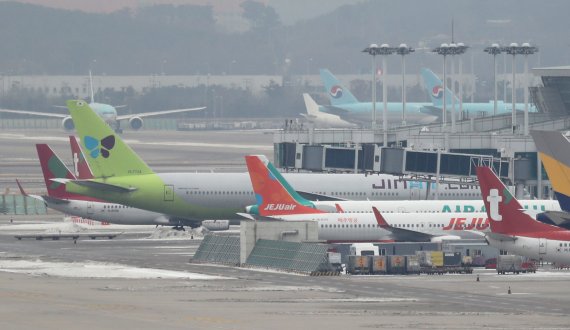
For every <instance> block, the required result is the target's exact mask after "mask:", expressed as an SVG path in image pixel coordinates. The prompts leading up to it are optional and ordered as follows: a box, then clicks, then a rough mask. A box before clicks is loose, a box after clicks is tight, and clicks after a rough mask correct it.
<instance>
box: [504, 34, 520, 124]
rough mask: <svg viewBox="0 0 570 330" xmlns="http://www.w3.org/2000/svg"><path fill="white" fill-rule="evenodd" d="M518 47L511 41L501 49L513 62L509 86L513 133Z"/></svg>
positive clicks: (515, 112)
mask: <svg viewBox="0 0 570 330" xmlns="http://www.w3.org/2000/svg"><path fill="white" fill-rule="evenodd" d="M518 48H519V44H517V43H516V42H513V43H511V44H510V45H509V46H507V47H504V48H503V50H504V51H505V52H506V53H507V54H509V55H512V56H513V63H512V71H513V80H512V86H511V101H512V108H511V125H512V127H513V134H515V132H516V126H517V109H516V101H517V96H516V94H515V86H516V84H515V78H516V72H517V68H516V62H515V56H516V55H517V52H518Z"/></svg>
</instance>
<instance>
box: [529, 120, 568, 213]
mask: <svg viewBox="0 0 570 330" xmlns="http://www.w3.org/2000/svg"><path fill="white" fill-rule="evenodd" d="M530 135H532V138H533V139H534V144H535V145H536V150H537V151H538V155H539V156H540V160H541V161H542V165H543V166H544V169H545V170H546V172H547V173H548V178H549V179H550V183H551V184H552V188H553V189H554V193H555V194H556V199H558V202H559V203H560V208H561V209H562V210H563V211H566V212H570V142H569V141H568V140H567V139H566V137H564V135H562V133H560V132H557V131H552V132H551V131H531V132H530Z"/></svg>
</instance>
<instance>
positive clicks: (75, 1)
mask: <svg viewBox="0 0 570 330" xmlns="http://www.w3.org/2000/svg"><path fill="white" fill-rule="evenodd" d="M0 1H16V2H23V3H33V4H37V5H42V6H47V7H55V8H65V9H73V10H83V11H87V12H112V11H115V10H118V9H121V8H124V7H137V6H141V5H152V4H197V5H211V6H212V7H214V11H215V12H225V13H228V12H233V11H238V12H239V10H240V9H239V4H240V3H242V2H243V1H245V0H97V1H94V0H0ZM362 1H363V0H310V1H307V0H258V2H262V3H266V4H268V5H270V6H272V7H274V8H275V10H276V11H277V13H278V14H279V16H280V17H281V20H282V22H283V23H285V24H293V23H295V22H296V21H298V20H300V19H308V18H312V17H316V16H319V15H322V14H324V13H327V12H330V11H332V10H334V9H335V8H337V7H339V6H341V5H345V4H354V3H358V2H362Z"/></svg>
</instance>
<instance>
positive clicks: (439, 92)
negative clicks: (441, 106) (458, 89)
mask: <svg viewBox="0 0 570 330" xmlns="http://www.w3.org/2000/svg"><path fill="white" fill-rule="evenodd" d="M431 95H432V96H433V97H435V98H436V99H440V98H441V97H442V96H443V87H442V86H440V85H437V86H434V87H433V88H432V89H431Z"/></svg>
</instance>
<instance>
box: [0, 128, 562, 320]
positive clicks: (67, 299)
mask: <svg viewBox="0 0 570 330" xmlns="http://www.w3.org/2000/svg"><path fill="white" fill-rule="evenodd" d="M5 134H20V135H18V136H17V137H12V138H9V136H8V135H5ZM125 137H126V138H127V139H131V140H137V141H139V142H136V143H134V144H133V149H134V150H135V151H137V152H140V153H141V156H142V158H143V159H145V160H147V161H148V163H149V164H150V165H151V167H153V168H155V167H159V168H161V169H175V170H180V169H185V168H188V169H194V170H199V171H200V170H207V169H208V168H209V165H208V164H211V167H212V168H216V169H218V170H230V169H231V170H244V169H245V167H244V162H243V155H245V154H247V153H264V154H266V155H267V156H269V157H270V158H271V156H272V154H273V151H272V142H271V141H272V137H271V135H270V134H269V135H268V134H266V133H265V132H262V131H252V132H249V131H240V132H235V131H234V132H225V131H221V132H190V133H189V132H164V133H163V132H144V131H140V132H127V133H125ZM2 139H4V140H6V141H4V143H2V144H0V145H1V147H0V155H2V157H1V159H0V169H1V171H0V179H2V180H4V179H5V180H6V182H8V181H7V180H8V178H10V176H12V175H14V174H21V175H24V176H26V177H27V178H28V179H30V181H29V182H33V180H35V178H38V177H39V175H40V172H39V166H38V165H36V164H35V163H34V162H35V148H34V146H33V145H34V144H35V143H40V142H46V141H47V142H48V143H50V144H52V142H53V144H54V149H56V151H57V152H58V153H59V154H60V156H68V155H69V151H68V149H67V140H66V139H67V133H65V132H59V131H46V132H34V133H24V132H23V131H15V132H2V134H0V140H2ZM153 141H154V142H153ZM155 142H156V143H160V144H154V143H155ZM175 142H180V143H185V144H176V143H175ZM137 143H138V144H137ZM190 143H191V144H190ZM244 146H246V147H245V148H244ZM180 161H182V162H183V163H181V164H179V163H178V162H180ZM12 163H13V164H18V165H13V166H10V165H9V164H12ZM32 179H33V180H32ZM40 183H41V180H40V182H38V187H39V186H40ZM61 219H62V216H61V215H57V214H51V215H49V216H14V217H13V223H10V217H9V216H0V301H1V303H0V329H37V328H42V329H69V328H81V329H101V328H111V329H115V328H129V329H130V328H136V329H159V328H160V329H270V328H271V329H376V328H386V329H410V328H417V329H481V328H501V329H568V328H569V324H570V317H569V316H568V315H569V314H570V285H569V284H570V271H568V270H552V269H550V268H549V267H548V266H546V267H544V268H540V269H539V271H538V272H537V273H536V274H520V275H497V274H496V273H495V272H494V271H493V270H484V269H476V270H475V272H474V274H471V275H441V276H428V275H419V276H418V275H413V276H347V275H341V276H336V277H310V276H303V275H298V274H289V273H285V272H278V271H271V270H263V269H259V270H258V269H245V268H239V267H228V266H220V265H203V264H194V263H190V262H189V261H190V259H191V257H192V255H193V254H194V253H195V251H196V249H197V247H198V245H199V243H200V239H199V237H200V235H199V234H196V235H191V236H189V235H174V234H173V235H169V233H168V231H165V230H164V229H161V228H158V229H155V228H154V227H133V228H130V229H123V228H121V229H120V231H121V232H122V234H121V235H119V236H118V237H116V238H114V239H112V240H109V239H96V240H91V239H88V238H82V239H79V240H77V242H75V243H74V241H73V240H42V241H38V240H34V239H27V240H21V241H19V240H17V239H16V238H14V235H16V234H22V233H28V234H29V233H32V232H44V231H50V230H51V231H52V230H54V229H53V228H52V229H49V228H51V226H53V227H54V228H56V229H55V230H62V228H63V230H64V231H65V230H71V231H74V230H81V231H82V232H84V231H89V230H96V231H98V232H100V231H101V230H109V231H117V229H116V228H108V229H101V228H93V229H85V228H77V226H76V225H69V224H62V220H61ZM157 231H161V232H160V234H161V235H156V233H157ZM477 276H479V278H480V281H476V279H477ZM509 288H510V291H511V293H510V294H509V293H508V291H509Z"/></svg>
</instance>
